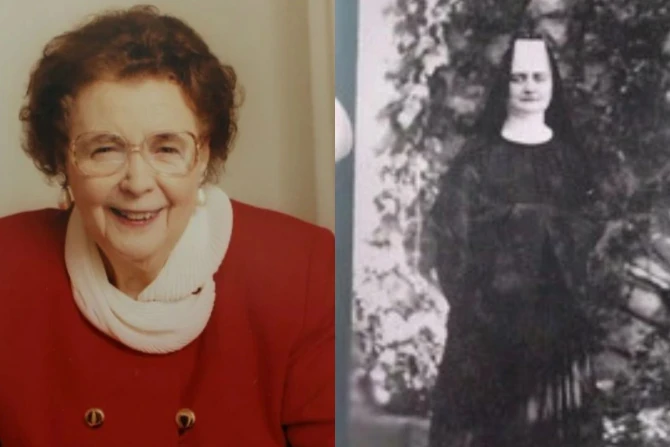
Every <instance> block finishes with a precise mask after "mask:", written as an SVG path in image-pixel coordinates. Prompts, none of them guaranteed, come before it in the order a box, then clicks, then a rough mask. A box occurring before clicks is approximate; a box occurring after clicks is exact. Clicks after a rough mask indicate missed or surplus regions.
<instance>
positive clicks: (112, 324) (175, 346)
mask: <svg viewBox="0 0 670 447" xmlns="http://www.w3.org/2000/svg"><path fill="white" fill-rule="evenodd" d="M206 194H207V203H206V205H204V206H199V207H197V209H196V212H195V214H194V215H193V217H192V218H191V221H190V222H189V224H188V225H187V227H186V229H185V230H184V234H182V236H181V238H180V239H179V241H178V242H177V244H176V245H175V247H174V249H173V250H172V253H171V254H170V256H169V258H168V260H167V262H166V264H165V266H163V268H162V270H161V271H160V273H159V274H158V276H157V277H156V279H155V280H154V281H153V282H152V283H151V284H149V286H147V288H146V289H144V290H143V291H142V293H140V295H139V296H138V297H137V300H135V299H133V298H131V297H129V296H128V295H126V294H125V293H123V292H121V291H120V290H119V289H117V288H116V287H114V286H113V285H112V284H111V283H110V282H109V280H108V278H107V273H106V272H105V266H104V264H103V260H102V257H101V256H100V253H99V251H98V248H97V246H96V244H95V242H93V241H92V240H91V239H90V238H89V237H88V235H87V233H86V230H85V228H84V223H83V221H82V218H81V214H80V212H79V210H78V209H77V207H76V206H75V207H74V209H73V210H72V214H71V216H70V220H69V222H68V227H67V234H66V237H65V264H66V267H67V271H68V274H69V275H70V281H71V283H72V292H73V295H74V299H75V302H76V304H77V307H78V308H79V310H80V311H81V312H82V314H84V316H85V317H86V318H87V319H88V321H90V322H91V323H92V324H93V325H94V326H95V327H96V328H98V329H99V330H100V331H102V332H104V333H105V334H107V335H109V336H110V337H112V338H114V339H116V340H118V341H120V342H121V343H123V344H124V345H126V346H128V347H130V348H132V349H135V350H137V351H141V352H146V353H150V354H162V353H167V352H173V351H177V350H179V349H181V348H182V347H184V346H186V345H187V344H189V343H190V342H191V341H193V340H195V339H196V338H197V337H198V336H199V335H200V333H201V332H202V331H203V330H204V328H205V326H206V325H207V321H208V320H209V317H210V315H211V313H212V308H213V307H214V298H215V286H214V279H213V275H214V273H215V272H216V271H217V270H218V269H219V266H220V265H221V262H222V261H223V258H224V256H225V254H226V251H227V249H228V243H229V242H230V236H231V233H232V227H233V210H232V205H231V203H230V199H229V198H228V196H227V195H226V194H225V193H224V192H223V191H222V190H221V189H219V188H217V187H213V186H211V187H208V188H206ZM199 288H201V290H200V292H199V293H198V294H194V292H195V291H196V290H198V289H199Z"/></svg>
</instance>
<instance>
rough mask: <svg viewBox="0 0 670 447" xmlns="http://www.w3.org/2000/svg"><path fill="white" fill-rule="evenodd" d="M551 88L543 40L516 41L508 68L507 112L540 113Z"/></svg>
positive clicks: (547, 56) (546, 104) (543, 109)
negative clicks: (509, 67)
mask: <svg viewBox="0 0 670 447" xmlns="http://www.w3.org/2000/svg"><path fill="white" fill-rule="evenodd" d="M552 90H553V79H552V75H551V67H550V65H549V55H548V53H547V47H546V45H545V44H544V42H543V41H541V40H535V39H519V40H517V41H516V42H515V43H514V53H513V57H512V66H511V70H510V83H509V100H508V111H509V113H511V114H537V113H544V112H545V111H546V110H547V108H548V107H549V103H550V102H551V95H552Z"/></svg>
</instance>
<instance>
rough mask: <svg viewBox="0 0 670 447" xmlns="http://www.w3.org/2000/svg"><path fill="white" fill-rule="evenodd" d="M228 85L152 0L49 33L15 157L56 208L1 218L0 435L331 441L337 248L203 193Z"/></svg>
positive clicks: (122, 441) (162, 441) (231, 83)
mask: <svg viewBox="0 0 670 447" xmlns="http://www.w3.org/2000/svg"><path fill="white" fill-rule="evenodd" d="M237 98H238V90H237V87H236V76H235V73H234V70H233V69H232V68H231V67H229V66H227V65H223V64H222V63H221V62H220V61H219V60H218V59H217V58H216V57H215V56H214V55H213V54H212V53H211V52H210V50H209V48H208V46H207V45H206V44H205V43H204V42H203V41H202V39H201V38H200V37H199V36H198V34H197V33H196V32H195V31H194V30H193V29H191V28H190V27H189V26H188V25H186V24H185V23H184V22H182V21H181V20H179V19H176V18H174V17H170V16H167V15H160V14H159V13H158V12H157V11H156V10H155V9H152V8H133V9H130V10H127V11H119V12H111V13H107V14H104V15H100V16H98V17H96V18H95V19H93V20H92V21H90V22H88V23H86V24H84V25H83V26H81V27H79V28H77V29H74V30H72V31H70V32H68V33H65V34H63V35H61V36H58V37H56V38H55V39H53V40H52V41H51V42H50V43H49V44H48V45H47V46H46V48H45V50H44V54H43V57H42V58H41V60H40V61H39V62H38V63H37V65H36V67H35V68H34V71H33V72H32V75H31V78H30V83H29V87H28V92H27V100H26V104H25V106H24V108H23V110H22V111H21V119H22V121H23V123H24V125H25V145H24V147H25V151H26V152H27V153H28V154H29V155H30V157H31V158H32V159H33V160H34V162H35V164H36V166H37V167H38V168H39V169H40V170H41V171H42V172H43V173H44V174H45V175H46V176H47V177H49V178H52V179H59V180H60V181H62V185H63V198H62V201H61V202H62V203H61V210H55V209H45V210H40V211H34V212H25V213H21V214H17V215H14V216H9V217H6V218H4V219H2V220H0V246H2V247H3V249H2V252H1V254H0V265H2V266H3V267H2V273H1V278H0V297H2V301H3V308H4V309H3V312H2V313H1V314H0V340H2V342H0V358H3V359H5V361H4V367H3V368H0V443H1V444H2V446H3V447H11V446H28V445H30V446H53V445H64V446H65V445H68V446H90V445H95V446H115V447H116V446H149V445H152V446H153V445H156V446H167V445H177V444H179V445H199V446H205V445H235V446H254V447H264V446H267V447H270V446H277V447H279V446H285V445H287V443H288V444H290V445H291V446H293V447H323V446H329V445H330V446H332V445H334V429H333V427H334V373H333V370H334V298H333V296H334V295H333V293H334V290H333V289H334V281H333V276H334V254H333V253H334V240H333V236H332V234H331V233H330V232H328V231H326V230H324V229H321V228H319V227H316V226H313V225H310V224H307V223H304V222H301V221H299V220H297V219H295V218H291V217H288V216H286V215H282V214H280V213H277V212H272V211H268V210H263V209H259V208H256V207H253V206H250V205H245V204H243V203H240V202H237V201H234V200H231V199H229V198H228V196H226V194H225V193H224V192H223V191H222V190H221V189H219V188H218V187H216V186H214V185H213V184H214V181H215V179H216V175H217V173H218V172H219V170H220V169H221V167H222V166H223V164H224V162H225V160H226V158H227V156H228V153H229V150H230V147H231V142H232V140H233V137H234V135H235V132H236V128H237V126H236V118H237V114H236V111H237V107H238V100H237Z"/></svg>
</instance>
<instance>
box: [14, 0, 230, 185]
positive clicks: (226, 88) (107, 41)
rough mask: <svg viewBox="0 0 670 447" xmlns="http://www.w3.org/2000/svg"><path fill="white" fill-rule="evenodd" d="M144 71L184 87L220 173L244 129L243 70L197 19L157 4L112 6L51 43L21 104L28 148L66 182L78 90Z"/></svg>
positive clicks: (211, 169) (213, 170) (212, 176)
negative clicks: (219, 50)
mask: <svg viewBox="0 0 670 447" xmlns="http://www.w3.org/2000/svg"><path fill="white" fill-rule="evenodd" d="M144 77H163V78H168V79H170V80H172V81H174V82H176V83H177V84H178V85H179V86H180V87H181V89H182V91H183V92H184V94H185V95H186V98H187V99H188V101H189V102H190V106H191V107H192V108H193V110H194V113H195V114H196V116H197V117H198V119H199V121H200V125H201V126H202V128H203V134H202V137H203V139H204V140H205V141H206V142H208V143H209V147H210V152H211V153H210V162H209V166H208V167H207V174H206V180H207V181H215V180H216V177H217V175H218V172H219V171H220V169H221V168H222V167H223V165H224V163H225V161H226V159H227V158H228V154H229V152H230V150H231V148H232V143H233V140H234V138H235V135H236V133H237V117H238V115H237V111H238V108H239V106H240V104H241V97H242V91H241V89H240V87H239V86H238V85H237V75H236V74H235V70H234V69H233V68H232V67H231V66H229V65H225V64H223V63H221V61H219V59H218V58H217V57H216V56H215V55H214V54H212V52H211V51H210V49H209V47H208V46H207V44H206V43H205V42H204V41H203V39H202V38H201V37H200V36H199V35H198V33H196V32H195V31H194V30H193V29H192V28H191V27H190V26H188V25H187V24H186V23H184V22H183V21H182V20H180V19H177V18H175V17H172V16H169V15H164V14H160V12H159V11H158V9H157V8H156V7H153V6H136V7H133V8H130V9H127V10H114V11H108V12H105V13H103V14H100V15H97V16H95V17H93V18H92V19H91V20H89V21H87V22H86V23H84V24H83V25H81V26H80V27H78V28H76V29H74V30H72V31H69V32H66V33H64V34H61V35H59V36H57V37H55V38H54V39H52V40H51V41H50V42H49V43H48V44H47V45H46V46H45V48H44V51H43V55H42V57H41V59H40V60H39V61H38V62H37V64H36V66H35V68H34V69H33V71H32V73H31V76H30V82H29V85H28V89H27V93H26V102H25V104H24V106H23V107H22V108H21V113H20V119H21V121H22V123H23V128H24V140H23V149H24V151H25V152H26V153H27V154H28V155H29V156H30V157H31V158H32V159H33V161H34V163H35V165H36V166H37V168H38V169H39V170H40V171H42V172H43V173H44V174H45V175H46V176H47V178H48V179H49V180H53V179H54V178H56V177H61V179H62V181H61V183H63V184H65V183H66V179H65V166H66V164H65V163H66V156H67V155H66V154H67V147H68V145H69V140H70V136H69V110H70V105H71V103H72V101H73V99H74V98H75V97H76V95H77V93H78V92H79V91H81V89H82V88H84V87H86V86H87V85H90V84H91V83H93V82H95V81H99V80H112V81H122V80H129V79H138V78H140V79H141V78H144Z"/></svg>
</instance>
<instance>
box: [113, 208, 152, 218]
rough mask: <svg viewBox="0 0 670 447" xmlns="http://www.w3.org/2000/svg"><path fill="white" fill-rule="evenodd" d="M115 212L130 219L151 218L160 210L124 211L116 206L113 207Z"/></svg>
mask: <svg viewBox="0 0 670 447" xmlns="http://www.w3.org/2000/svg"><path fill="white" fill-rule="evenodd" d="M112 210H113V211H114V213H115V214H117V215H119V216H121V217H124V218H126V219H128V220H137V221H140V220H149V219H151V218H153V217H154V216H156V214H158V211H149V212H139V213H137V212H133V211H122V210H119V209H116V208H112Z"/></svg>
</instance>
